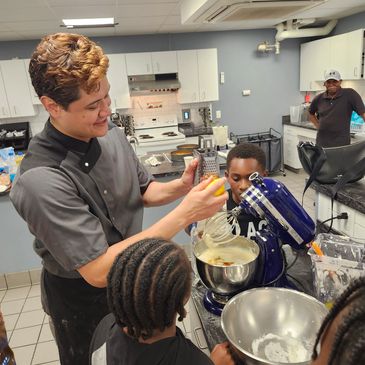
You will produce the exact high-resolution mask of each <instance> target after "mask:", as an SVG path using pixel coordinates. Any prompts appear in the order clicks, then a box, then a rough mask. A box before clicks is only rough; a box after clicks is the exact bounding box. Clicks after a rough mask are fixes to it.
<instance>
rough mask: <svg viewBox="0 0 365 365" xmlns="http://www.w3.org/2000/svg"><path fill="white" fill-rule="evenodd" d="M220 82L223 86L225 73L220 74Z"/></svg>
mask: <svg viewBox="0 0 365 365" xmlns="http://www.w3.org/2000/svg"><path fill="white" fill-rule="evenodd" d="M220 78H221V79H220V82H221V84H224V72H221V73H220Z"/></svg>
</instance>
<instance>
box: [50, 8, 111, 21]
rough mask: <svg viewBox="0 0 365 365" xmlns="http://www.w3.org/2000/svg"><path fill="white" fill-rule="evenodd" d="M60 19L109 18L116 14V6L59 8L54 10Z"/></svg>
mask: <svg viewBox="0 0 365 365" xmlns="http://www.w3.org/2000/svg"><path fill="white" fill-rule="evenodd" d="M52 9H53V11H54V13H55V14H57V17H58V19H75V18H107V17H113V16H114V14H115V7H114V6H111V5H109V6H96V5H95V6H86V7H85V6H59V7H53V8H52Z"/></svg>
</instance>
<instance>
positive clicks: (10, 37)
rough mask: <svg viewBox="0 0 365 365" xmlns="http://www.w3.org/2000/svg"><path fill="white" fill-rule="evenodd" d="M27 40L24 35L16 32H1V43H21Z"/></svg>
mask: <svg viewBox="0 0 365 365" xmlns="http://www.w3.org/2000/svg"><path fill="white" fill-rule="evenodd" d="M23 39H25V38H24V36H23V35H22V34H17V33H15V32H0V41H20V40H23Z"/></svg>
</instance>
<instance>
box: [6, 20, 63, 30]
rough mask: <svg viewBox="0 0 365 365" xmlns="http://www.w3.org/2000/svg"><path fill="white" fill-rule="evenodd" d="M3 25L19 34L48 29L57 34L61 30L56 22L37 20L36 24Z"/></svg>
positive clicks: (17, 23) (13, 23)
mask: <svg viewBox="0 0 365 365" xmlns="http://www.w3.org/2000/svg"><path fill="white" fill-rule="evenodd" d="M3 24H5V25H6V26H7V27H8V28H9V29H11V30H14V31H19V32H24V31H30V30H34V31H36V30H38V31H40V30H49V29H53V32H57V31H60V30H62V28H61V27H60V24H57V22H55V21H52V20H39V21H36V22H4V23H3ZM62 31H63V30H62Z"/></svg>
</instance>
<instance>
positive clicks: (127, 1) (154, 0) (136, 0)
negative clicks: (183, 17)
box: [116, 0, 180, 5]
mask: <svg viewBox="0 0 365 365" xmlns="http://www.w3.org/2000/svg"><path fill="white" fill-rule="evenodd" d="M116 2H117V4H118V5H134V4H166V3H170V4H179V3H180V0H116Z"/></svg>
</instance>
